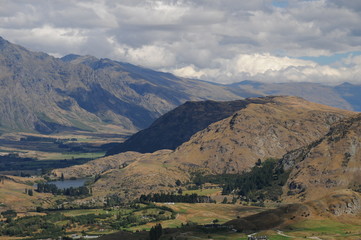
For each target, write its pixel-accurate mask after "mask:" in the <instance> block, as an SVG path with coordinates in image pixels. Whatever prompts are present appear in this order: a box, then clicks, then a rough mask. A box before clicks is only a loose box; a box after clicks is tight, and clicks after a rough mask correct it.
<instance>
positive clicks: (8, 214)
mask: <svg viewBox="0 0 361 240" xmlns="http://www.w3.org/2000/svg"><path fill="white" fill-rule="evenodd" d="M1 215H2V216H3V217H4V218H6V219H7V220H10V219H12V218H14V217H16V216H17V213H16V212H15V211H14V210H6V211H4V212H2V213H1Z"/></svg>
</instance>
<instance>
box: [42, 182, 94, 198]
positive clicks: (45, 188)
mask: <svg viewBox="0 0 361 240" xmlns="http://www.w3.org/2000/svg"><path fill="white" fill-rule="evenodd" d="M36 191H37V192H39V193H52V194H54V195H66V196H84V195H89V194H91V191H90V190H89V188H87V187H85V186H81V187H76V188H75V187H70V188H64V189H61V188H58V187H57V186H56V185H55V184H53V183H38V185H37V188H36Z"/></svg>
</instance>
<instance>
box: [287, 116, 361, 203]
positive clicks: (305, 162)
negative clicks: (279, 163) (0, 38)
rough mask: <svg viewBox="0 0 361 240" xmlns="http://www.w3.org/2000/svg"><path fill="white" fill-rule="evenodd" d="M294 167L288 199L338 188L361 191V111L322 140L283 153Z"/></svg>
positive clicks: (309, 195) (288, 184)
mask: <svg viewBox="0 0 361 240" xmlns="http://www.w3.org/2000/svg"><path fill="white" fill-rule="evenodd" d="M283 164H284V166H286V168H291V167H293V170H292V172H291V174H290V177H289V179H288V182H287V184H286V185H285V187H284V193H285V194H284V199H287V200H288V201H295V200H297V201H299V200H311V199H315V198H319V197H321V196H323V195H325V194H328V193H330V192H332V191H334V190H337V189H344V188H350V189H354V190H357V191H361V114H358V115H357V116H355V117H352V118H349V119H347V120H345V121H342V122H340V123H339V124H338V125H336V126H335V127H334V128H332V129H331V130H330V132H329V133H328V134H327V135H326V136H325V137H324V138H322V139H321V140H319V141H317V142H315V143H314V144H311V145H310V146H307V147H304V148H301V149H299V150H297V151H294V152H291V153H289V154H287V155H285V156H284V158H283Z"/></svg>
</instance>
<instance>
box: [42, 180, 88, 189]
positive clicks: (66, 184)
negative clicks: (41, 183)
mask: <svg viewBox="0 0 361 240" xmlns="http://www.w3.org/2000/svg"><path fill="white" fill-rule="evenodd" d="M88 180H89V179H88V178H79V179H74V180H70V179H69V180H64V181H61V180H58V181H50V182H47V183H49V184H55V185H56V186H57V187H58V188H60V189H65V188H70V187H73V188H77V187H81V186H84V184H85V182H86V181H88Z"/></svg>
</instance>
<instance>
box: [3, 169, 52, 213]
mask: <svg viewBox="0 0 361 240" xmlns="http://www.w3.org/2000/svg"><path fill="white" fill-rule="evenodd" d="M0 178H1V181H0V212H3V211H5V210H8V209H12V210H15V211H17V212H26V211H34V210H35V208H36V207H37V206H42V207H49V206H50V205H51V204H52V201H53V200H52V196H51V194H46V193H38V192H36V191H33V196H29V195H28V194H25V189H33V190H34V189H35V188H34V187H33V186H32V185H33V184H34V181H35V180H36V179H30V178H21V177H14V176H4V175H1V176H0Z"/></svg>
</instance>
